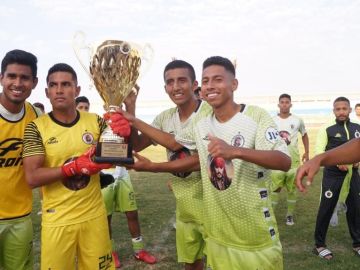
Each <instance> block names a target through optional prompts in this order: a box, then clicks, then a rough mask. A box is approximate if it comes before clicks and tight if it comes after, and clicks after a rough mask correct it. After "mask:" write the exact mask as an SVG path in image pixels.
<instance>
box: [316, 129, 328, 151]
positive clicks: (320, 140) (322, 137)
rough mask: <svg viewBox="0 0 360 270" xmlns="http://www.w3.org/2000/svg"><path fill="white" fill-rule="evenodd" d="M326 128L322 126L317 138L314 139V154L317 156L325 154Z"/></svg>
mask: <svg viewBox="0 0 360 270" xmlns="http://www.w3.org/2000/svg"><path fill="white" fill-rule="evenodd" d="M326 129H327V126H323V127H322V128H320V130H319V132H318V134H317V137H316V145H315V154H316V155H319V154H321V153H324V152H325V149H326V145H327V143H328V136H327V133H326Z"/></svg>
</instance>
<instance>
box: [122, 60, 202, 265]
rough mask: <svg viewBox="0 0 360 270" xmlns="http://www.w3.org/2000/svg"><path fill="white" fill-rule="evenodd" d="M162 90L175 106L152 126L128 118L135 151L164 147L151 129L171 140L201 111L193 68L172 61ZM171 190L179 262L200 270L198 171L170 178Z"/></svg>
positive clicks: (177, 154) (130, 107)
mask: <svg viewBox="0 0 360 270" xmlns="http://www.w3.org/2000/svg"><path fill="white" fill-rule="evenodd" d="M163 76H164V82H165V86H164V88H165V91H166V93H167V94H168V96H169V98H170V99H171V101H172V102H173V103H174V104H175V105H176V106H175V107H174V108H171V109H168V110H165V111H163V112H162V113H160V114H159V115H158V116H156V118H155V119H154V121H153V123H152V126H150V125H147V124H146V123H144V122H142V121H141V120H139V119H134V117H132V116H130V115H128V117H129V118H130V119H132V120H134V122H136V123H138V124H139V125H137V124H133V127H134V128H138V129H139V130H140V131H141V134H140V135H139V134H138V133H137V130H134V131H133V132H132V139H133V143H134V149H135V150H136V151H141V150H142V149H144V148H146V147H148V146H150V145H152V144H153V143H154V142H157V143H159V144H164V141H163V140H161V139H160V140H158V138H157V136H153V135H152V130H155V131H159V132H161V133H164V134H165V135H167V136H170V137H171V138H172V139H173V138H174V135H176V134H179V133H180V132H182V131H183V130H186V129H187V128H188V127H189V124H190V121H191V119H192V118H193V117H194V116H195V115H196V113H197V111H198V110H199V109H200V108H201V106H202V102H201V100H199V99H198V98H197V97H196V95H195V93H194V91H195V90H196V89H197V85H198V83H197V81H196V78H195V70H194V68H193V67H192V66H191V65H190V64H189V63H187V62H185V61H183V60H174V61H171V62H170V63H168V64H167V65H166V67H165V69H164V73H163ZM126 105H127V106H126V108H127V111H128V112H132V113H133V114H134V113H135V98H133V99H132V102H129V100H127V101H126ZM177 150H178V151H172V149H171V148H168V149H167V157H168V160H177V159H182V158H185V157H187V156H192V155H193V154H194V153H195V152H194V151H190V150H189V149H187V148H185V147H182V148H181V149H177ZM170 181H171V187H172V191H173V192H174V195H175V199H176V248H177V255H178V262H182V263H185V269H186V270H200V269H203V260H202V258H203V248H204V240H203V234H202V230H203V228H202V187H201V178H200V174H199V172H194V173H190V172H186V171H182V172H179V173H177V174H174V175H172V176H171V177H170Z"/></svg>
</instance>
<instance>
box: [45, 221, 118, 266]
mask: <svg viewBox="0 0 360 270" xmlns="http://www.w3.org/2000/svg"><path fill="white" fill-rule="evenodd" d="M76 264H77V267H76ZM41 269H42V270H48V269H54V270H55V269H59V270H62V269H66V270H72V269H78V270H105V269H106V270H107V269H115V268H114V265H113V262H112V257H111V242H110V237H109V229H108V224H107V219H106V216H105V215H102V216H100V217H97V218H94V219H91V220H88V221H85V222H81V223H77V224H71V225H66V226H59V227H42V230H41Z"/></svg>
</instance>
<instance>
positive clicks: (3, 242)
mask: <svg viewBox="0 0 360 270" xmlns="http://www.w3.org/2000/svg"><path fill="white" fill-rule="evenodd" d="M32 241H33V226H32V222H31V217H30V215H28V216H25V217H21V218H15V219H10V220H0V269H16V270H18V269H19V270H25V269H26V270H29V269H33V259H34V258H33V248H32V246H33V242H32Z"/></svg>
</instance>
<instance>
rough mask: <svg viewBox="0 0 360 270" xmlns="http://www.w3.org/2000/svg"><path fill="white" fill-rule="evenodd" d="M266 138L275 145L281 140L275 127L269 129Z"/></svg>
mask: <svg viewBox="0 0 360 270" xmlns="http://www.w3.org/2000/svg"><path fill="white" fill-rule="evenodd" d="M265 138H266V140H268V141H269V142H271V143H275V142H277V141H278V139H279V131H278V130H277V129H276V128H274V127H268V128H267V129H266V131H265Z"/></svg>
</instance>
